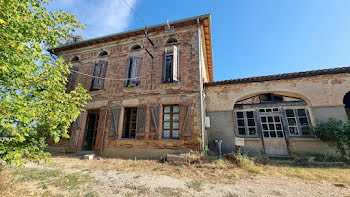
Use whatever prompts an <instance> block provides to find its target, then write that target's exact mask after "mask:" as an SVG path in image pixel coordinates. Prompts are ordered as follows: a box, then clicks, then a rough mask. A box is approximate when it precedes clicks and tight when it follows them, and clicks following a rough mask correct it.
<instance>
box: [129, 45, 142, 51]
mask: <svg viewBox="0 0 350 197" xmlns="http://www.w3.org/2000/svg"><path fill="white" fill-rule="evenodd" d="M137 49H141V46H140V45H139V44H135V45H134V46H132V47H131V50H132V51H134V50H137Z"/></svg>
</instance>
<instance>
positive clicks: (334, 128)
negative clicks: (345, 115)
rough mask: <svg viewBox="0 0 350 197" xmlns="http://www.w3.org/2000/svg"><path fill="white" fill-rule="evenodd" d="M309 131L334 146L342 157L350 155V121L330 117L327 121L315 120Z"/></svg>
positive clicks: (345, 157)
mask: <svg viewBox="0 0 350 197" xmlns="http://www.w3.org/2000/svg"><path fill="white" fill-rule="evenodd" d="M311 133H312V134H313V135H315V136H316V137H318V138H320V140H322V141H324V142H326V143H328V144H329V145H330V146H334V147H335V148H336V149H337V151H338V152H339V153H340V154H341V155H342V157H343V158H344V159H347V158H349V156H350V155H348V154H350V121H348V122H345V123H344V122H343V121H341V120H336V119H334V118H330V119H329V120H328V121H327V122H324V121H319V120H317V121H316V126H314V127H313V128H312V130H311Z"/></svg>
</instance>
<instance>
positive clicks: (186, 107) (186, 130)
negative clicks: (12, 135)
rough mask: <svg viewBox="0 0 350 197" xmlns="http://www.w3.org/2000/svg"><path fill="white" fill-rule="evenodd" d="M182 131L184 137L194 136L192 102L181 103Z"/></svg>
mask: <svg viewBox="0 0 350 197" xmlns="http://www.w3.org/2000/svg"><path fill="white" fill-rule="evenodd" d="M180 132H181V136H182V137H183V138H188V137H191V136H192V124H191V104H189V103H182V104H180Z"/></svg>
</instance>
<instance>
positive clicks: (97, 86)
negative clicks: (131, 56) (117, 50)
mask: <svg viewBox="0 0 350 197" xmlns="http://www.w3.org/2000/svg"><path fill="white" fill-rule="evenodd" d="M107 64H108V62H106V61H102V60H100V61H99V63H98V64H96V65H95V69H94V76H95V77H98V78H93V84H92V89H93V90H102V89H103V86H104V79H101V78H105V77H106V72H107Z"/></svg>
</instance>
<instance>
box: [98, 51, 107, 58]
mask: <svg viewBox="0 0 350 197" xmlns="http://www.w3.org/2000/svg"><path fill="white" fill-rule="evenodd" d="M106 55H108V53H107V51H102V52H101V53H100V55H99V56H100V57H101V56H106Z"/></svg>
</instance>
